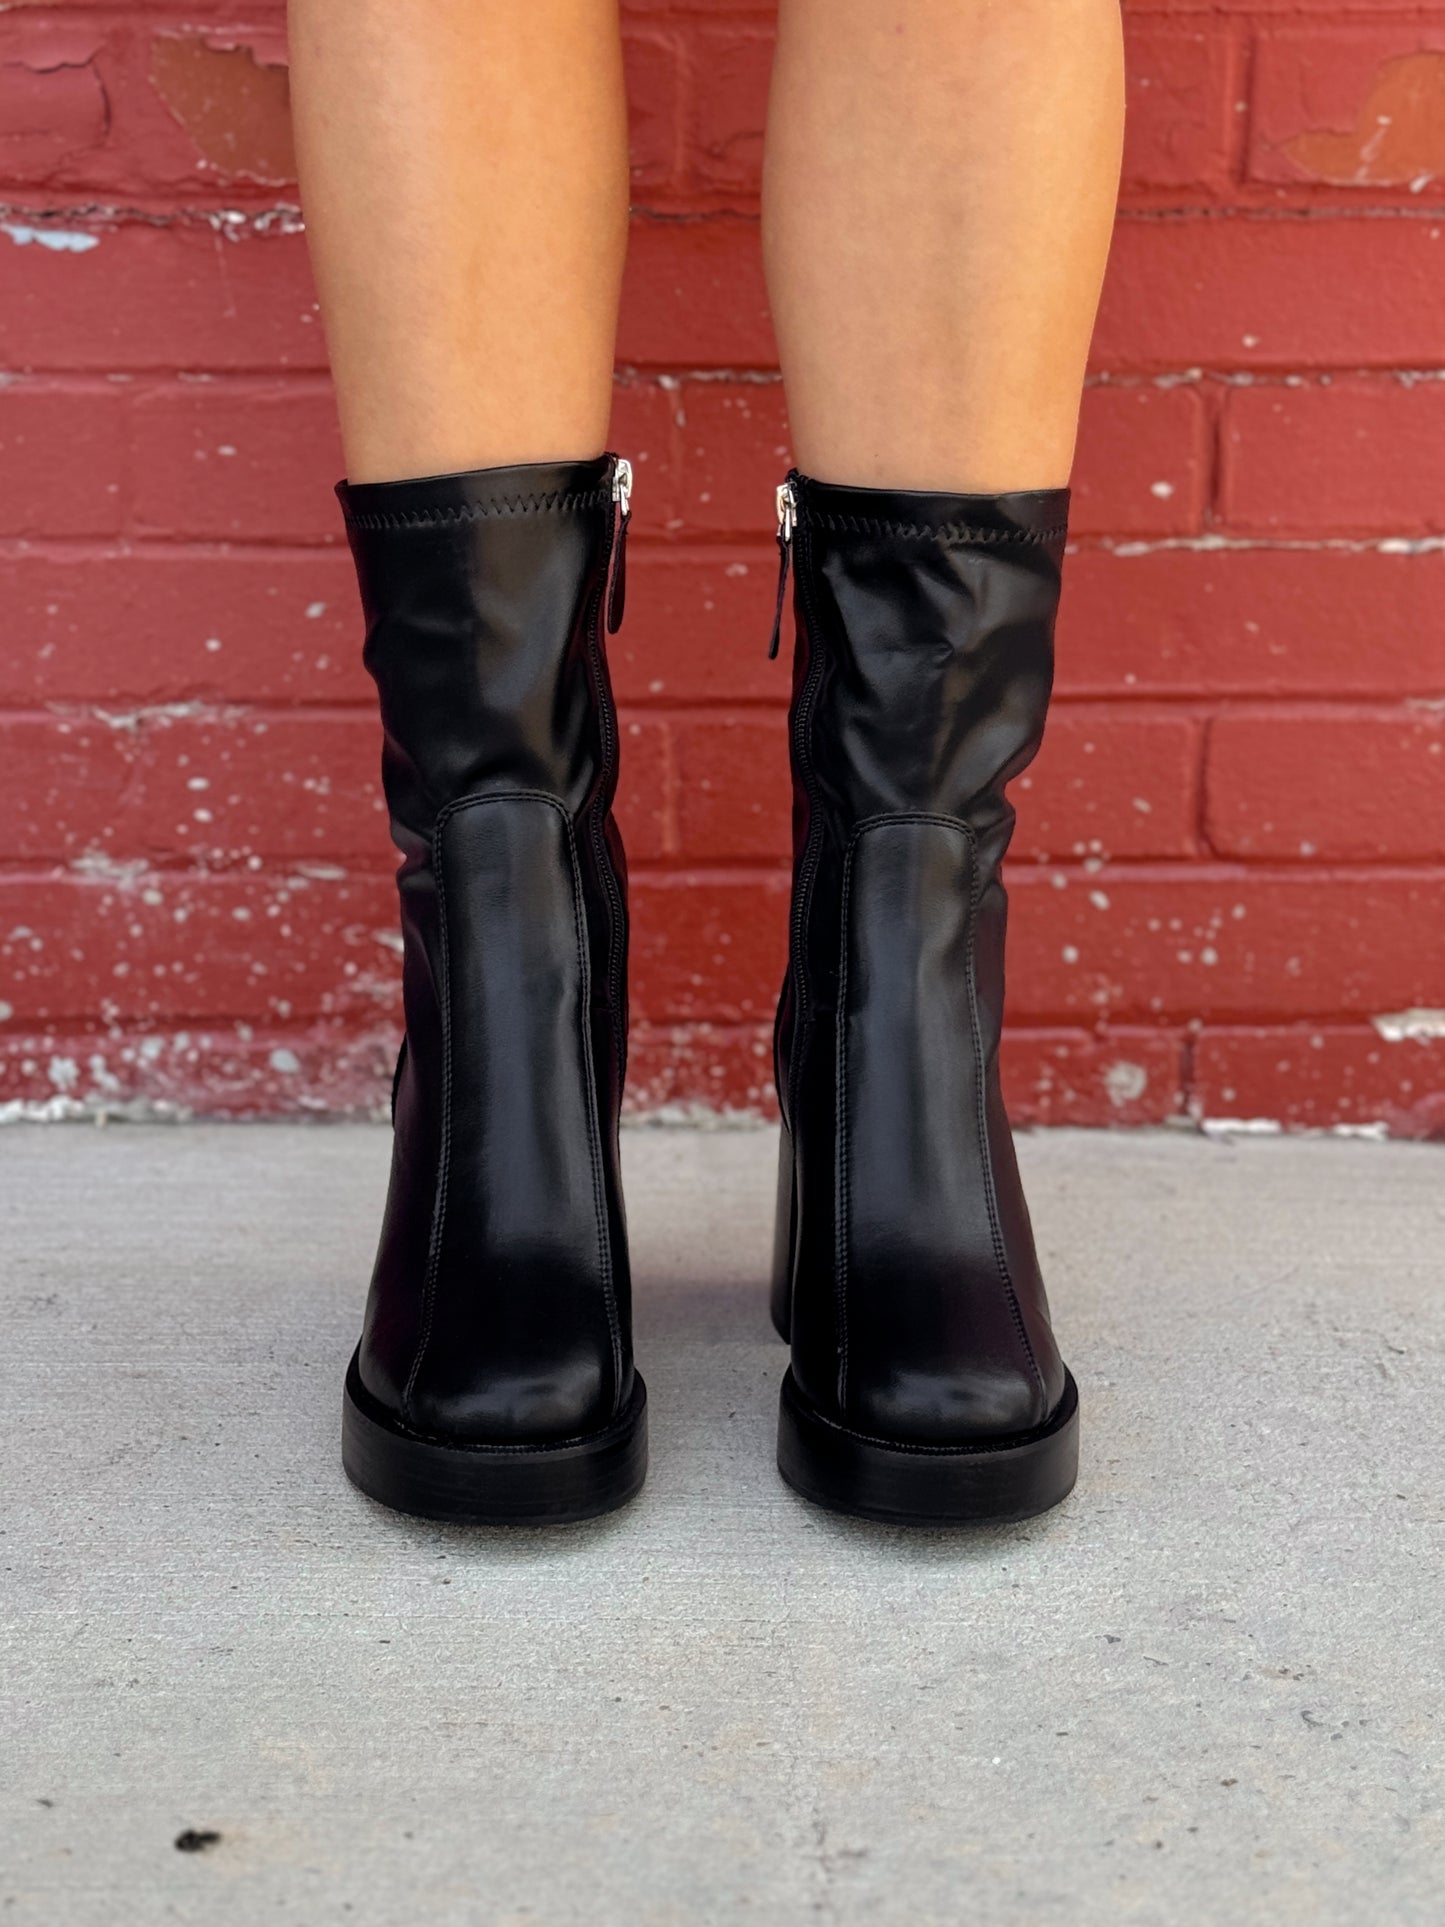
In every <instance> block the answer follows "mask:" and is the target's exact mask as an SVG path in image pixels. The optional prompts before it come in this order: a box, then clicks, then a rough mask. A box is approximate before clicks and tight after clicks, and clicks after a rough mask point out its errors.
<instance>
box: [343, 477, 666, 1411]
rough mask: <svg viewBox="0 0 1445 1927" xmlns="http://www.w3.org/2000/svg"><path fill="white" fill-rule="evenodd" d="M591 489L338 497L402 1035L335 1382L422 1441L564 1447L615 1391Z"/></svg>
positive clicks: (550, 486) (432, 483)
mask: <svg viewBox="0 0 1445 1927" xmlns="http://www.w3.org/2000/svg"><path fill="white" fill-rule="evenodd" d="M612 472H613V471H612V462H611V459H610V458H609V457H600V458H598V459H597V460H594V461H587V462H576V463H564V464H546V465H529V466H526V467H518V468H503V469H488V470H480V471H477V472H474V473H471V474H463V475H445V476H438V477H434V478H428V479H425V480H421V481H407V482H395V483H369V484H364V485H360V486H351V485H348V484H346V483H343V484H341V486H340V487H339V489H338V491H337V493H338V495H339V496H340V499H341V502H342V507H343V511H344V514H345V517H346V525H347V532H348V535H349V538H350V541H351V547H352V552H353V555H354V556H355V560H356V567H357V575H358V579H359V582H360V586H361V595H362V603H363V607H364V611H365V617H366V646H365V656H364V659H365V663H366V667H367V668H368V670H369V671H370V672H371V675H372V676H373V677H374V679H375V681H376V685H377V690H378V692H379V696H380V702H381V719H382V725H383V729H384V747H383V754H382V776H383V782H384V786H385V791H386V800H387V806H388V811H389V814H390V820H391V832H392V837H393V840H394V842H395V843H396V846H397V848H398V850H399V851H400V853H401V857H402V862H401V866H400V869H399V871H398V878H397V880H398V887H399V891H400V899H401V927H402V938H403V965H402V986H403V1002H404V1008H405V1017H406V1041H405V1044H404V1046H403V1051H402V1056H401V1058H400V1060H399V1063H398V1069H397V1079H396V1087H395V1094H394V1103H393V1122H394V1146H393V1156H392V1170H391V1183H390V1189H389V1192H388V1196H387V1205H386V1215H385V1219H384V1222H383V1226H382V1232H381V1240H380V1246H379V1249H378V1252H377V1257H376V1265H375V1270H374V1273H373V1276H372V1281H371V1290H370V1294H369V1297H368V1301H367V1308H366V1318H365V1325H364V1329H363V1334H362V1340H361V1347H360V1351H359V1354H358V1370H359V1373H360V1377H361V1381H362V1384H363V1386H364V1387H365V1390H366V1392H368V1393H369V1394H370V1395H371V1396H372V1398H373V1399H375V1400H377V1401H379V1403H380V1405H381V1406H382V1407H383V1408H384V1409H385V1410H386V1411H387V1412H388V1413H391V1414H394V1415H395V1418H396V1420H397V1422H398V1423H399V1424H401V1425H403V1426H404V1427H406V1428H408V1429H409V1430H411V1431H413V1432H416V1433H419V1434H421V1435H423V1436H426V1437H432V1438H438V1439H443V1440H453V1441H458V1442H466V1443H477V1442H484V1441H486V1442H494V1443H497V1444H499V1445H517V1444H538V1443H545V1442H547V1441H550V1440H558V1439H569V1438H573V1437H577V1436H580V1435H583V1434H587V1433H591V1432H595V1431H597V1430H599V1429H600V1428H602V1427H605V1426H607V1425H608V1424H609V1423H610V1422H611V1421H612V1420H613V1419H614V1418H615V1417H616V1416H617V1414H618V1413H619V1412H621V1411H622V1409H623V1407H624V1405H625V1404H626V1402H627V1400H628V1397H629V1395H630V1392H631V1389H632V1382H633V1367H632V1351H631V1338H630V1322H631V1319H630V1287H629V1275H628V1263H627V1239H626V1228H625V1224H624V1219H623V1208H622V1194H621V1186H620V1181H619V1173H618V1155H617V1122H618V1111H619V1106H620V1102H621V1094H622V1081H623V1072H624V1053H625V1048H626V1024H627V1011H626V969H627V911H626V871H625V866H624V861H623V855H622V845H621V841H620V839H619V838H618V835H617V832H616V828H615V826H614V824H613V822H612V818H611V814H610V811H611V803H612V797H613V792H614V789H615V787H616V780H617V740H618V739H617V725H616V714H615V710H614V707H613V702H612V695H611V690H610V687H609V683H608V676H607V668H606V661H605V654H604V649H603V642H602V636H601V622H600V607H601V600H602V595H603V590H604V584H605V580H606V576H607V571H608V564H609V560H610V556H611V550H612V543H613V520H614V516H613V502H612V487H611V480H612Z"/></svg>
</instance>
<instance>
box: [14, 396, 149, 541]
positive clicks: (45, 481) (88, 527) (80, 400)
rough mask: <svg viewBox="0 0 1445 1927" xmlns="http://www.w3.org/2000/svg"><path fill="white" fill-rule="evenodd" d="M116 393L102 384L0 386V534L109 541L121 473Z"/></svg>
mask: <svg viewBox="0 0 1445 1927" xmlns="http://www.w3.org/2000/svg"><path fill="white" fill-rule="evenodd" d="M122 405H123V398H122V395H121V392H120V391H119V390H118V389H117V388H115V387H111V386H107V385H105V384H103V383H93V384H88V385H86V386H73V387H56V386H52V385H50V384H44V383H35V382H26V381H19V382H10V383H6V384H4V385H0V533H3V534H5V535H51V536H75V535H108V534H111V533H113V532H115V531H117V530H119V528H120V526H121V519H122V513H123V509H124V484H125V473H126V456H125V424H124V419H123V415H122Z"/></svg>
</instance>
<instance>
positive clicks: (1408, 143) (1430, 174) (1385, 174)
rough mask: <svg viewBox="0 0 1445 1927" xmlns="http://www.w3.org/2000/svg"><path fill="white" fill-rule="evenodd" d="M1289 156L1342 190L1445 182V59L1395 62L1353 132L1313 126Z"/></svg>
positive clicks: (1288, 148)
mask: <svg viewBox="0 0 1445 1927" xmlns="http://www.w3.org/2000/svg"><path fill="white" fill-rule="evenodd" d="M1281 151H1282V152H1283V153H1284V154H1286V155H1287V156H1288V158H1289V159H1290V160H1291V161H1293V163H1294V164H1295V166H1296V167H1298V168H1299V169H1300V171H1301V172H1302V173H1304V174H1307V175H1308V176H1309V177H1310V178H1311V179H1312V180H1316V181H1327V182H1329V183H1330V184H1331V185H1332V186H1337V187H1410V188H1413V189H1414V190H1415V191H1416V192H1417V193H1418V192H1421V191H1423V189H1425V188H1426V187H1428V186H1429V185H1430V183H1431V182H1432V181H1434V180H1437V179H1439V178H1441V177H1442V176H1445V53H1413V54H1405V55H1402V56H1401V58H1400V59H1398V60H1388V61H1386V62H1385V64H1384V66H1383V67H1381V68H1379V69H1378V70H1377V72H1376V73H1375V76H1374V79H1373V81H1372V82H1371V84H1370V88H1369V91H1368V92H1367V93H1366V95H1365V97H1364V100H1363V101H1362V102H1361V104H1360V110H1359V113H1358V115H1357V116H1356V119H1355V124H1354V126H1353V127H1352V128H1350V129H1349V130H1348V131H1341V130H1339V129H1335V128H1311V129H1309V130H1307V131H1306V132H1304V133H1302V134H1296V135H1295V136H1294V137H1293V138H1292V139H1290V140H1288V141H1285V142H1283V143H1281Z"/></svg>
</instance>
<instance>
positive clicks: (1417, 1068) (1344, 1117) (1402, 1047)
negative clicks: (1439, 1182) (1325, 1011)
mask: <svg viewBox="0 0 1445 1927" xmlns="http://www.w3.org/2000/svg"><path fill="white" fill-rule="evenodd" d="M1193 1056H1194V1066H1193V1081H1194V1092H1193V1103H1194V1108H1195V1109H1196V1111H1197V1112H1198V1114H1199V1115H1200V1116H1201V1117H1206V1118H1208V1117H1214V1118H1229V1117H1235V1118H1252V1117H1267V1118H1275V1119H1277V1120H1278V1121H1279V1122H1280V1123H1282V1124H1284V1125H1286V1126H1289V1127H1292V1128H1295V1129H1309V1130H1325V1131H1328V1130H1334V1129H1338V1128H1339V1126H1341V1125H1364V1124H1384V1125H1385V1127H1386V1128H1387V1129H1388V1130H1389V1131H1390V1132H1391V1133H1392V1135H1394V1136H1398V1137H1430V1138H1439V1137H1445V1037H1434V1038H1428V1039H1414V1038H1411V1039H1403V1040H1401V1041H1400V1042H1397V1043H1390V1042H1387V1041H1386V1040H1385V1039H1384V1038H1383V1037H1382V1036H1381V1035H1380V1033H1379V1031H1377V1030H1375V1029H1373V1028H1372V1027H1369V1026H1363V1025H1360V1026H1354V1027H1347V1028H1336V1027H1333V1026H1330V1025H1304V1026H1299V1027H1297V1028H1292V1029H1269V1028H1259V1029H1217V1030H1206V1031H1205V1032H1204V1033H1203V1035H1202V1036H1201V1037H1200V1038H1199V1039H1198V1041H1197V1042H1196V1044H1195V1046H1194V1053H1193Z"/></svg>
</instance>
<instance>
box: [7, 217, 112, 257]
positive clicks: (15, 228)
mask: <svg viewBox="0 0 1445 1927" xmlns="http://www.w3.org/2000/svg"><path fill="white" fill-rule="evenodd" d="M0 228H3V231H4V232H5V233H6V234H8V235H9V236H10V239H11V240H12V241H13V242H14V243H15V245H16V247H17V248H28V247H29V246H30V245H31V244H32V243H33V244H34V245H35V246H36V247H38V248H44V249H46V251H47V252H48V253H50V254H89V252H90V250H91V249H92V248H98V247H99V246H100V236H99V235H98V234H82V233H81V232H80V231H79V230H78V229H76V228H64V227H25V226H23V225H21V224H20V223H19V222H16V221H5V222H3V223H0Z"/></svg>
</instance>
